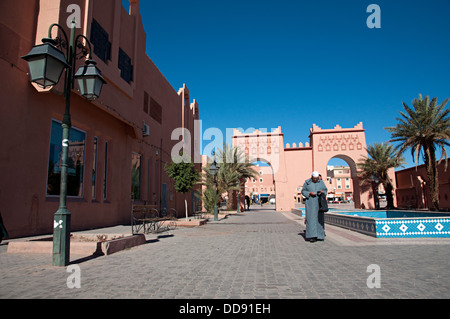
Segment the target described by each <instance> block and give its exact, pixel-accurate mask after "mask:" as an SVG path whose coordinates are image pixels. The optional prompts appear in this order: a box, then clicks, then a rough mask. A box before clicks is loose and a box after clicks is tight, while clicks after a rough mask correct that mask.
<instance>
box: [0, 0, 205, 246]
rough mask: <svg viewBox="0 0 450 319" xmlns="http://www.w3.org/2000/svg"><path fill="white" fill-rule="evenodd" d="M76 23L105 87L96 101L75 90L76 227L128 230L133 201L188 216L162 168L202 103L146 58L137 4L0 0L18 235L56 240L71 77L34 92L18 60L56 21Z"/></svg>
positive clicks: (2, 201)
mask: <svg viewBox="0 0 450 319" xmlns="http://www.w3.org/2000/svg"><path fill="white" fill-rule="evenodd" d="M69 6H70V8H69ZM73 17H79V20H80V21H77V22H79V27H78V28H77V30H76V33H77V34H83V35H84V36H86V37H87V38H88V39H89V40H90V42H91V43H92V48H93V54H92V58H93V59H94V60H95V61H96V62H97V66H98V68H99V69H100V70H101V72H102V74H103V77H104V78H105V80H106V82H107V84H106V85H104V87H103V89H102V92H101V96H100V98H99V99H97V100H95V101H94V102H90V101H88V100H86V99H84V98H82V97H81V96H80V94H79V93H78V90H77V87H76V86H75V89H74V90H73V91H72V98H71V116H72V129H71V132H70V149H69V172H68V173H69V177H68V195H69V196H68V203H67V206H68V209H69V211H70V212H71V214H72V229H73V230H80V229H87V228H95V227H104V226H109V225H117V224H128V223H130V211H131V198H132V196H133V197H134V198H135V200H136V201H137V202H144V201H145V202H147V203H151V204H155V205H158V206H159V207H161V208H163V207H167V208H175V209H176V210H177V211H178V213H179V215H180V216H183V215H184V195H183V194H177V193H176V192H175V190H174V188H173V184H172V181H171V180H170V179H169V178H168V177H167V175H166V173H165V171H164V164H165V163H167V162H170V161H171V156H170V154H171V149H172V147H173V146H174V145H175V144H176V143H178V142H179V141H172V140H171V133H172V131H173V130H174V129H175V128H178V127H185V128H188V129H192V128H193V126H194V120H195V119H198V116H199V113H198V104H197V103H196V102H195V100H193V102H191V99H190V94H189V90H188V88H187V87H186V86H185V85H184V86H183V87H182V88H180V89H179V90H178V91H177V90H175V89H174V88H173V87H172V86H171V85H170V83H169V82H168V81H167V79H166V78H165V77H164V75H163V74H161V72H160V71H159V70H158V68H157V67H156V66H155V64H154V63H153V62H152V61H151V60H150V58H149V57H148V56H147V54H146V34H145V31H144V29H143V26H142V21H141V15H140V13H139V1H138V0H133V1H130V9H129V12H127V11H126V10H125V8H124V7H123V6H122V3H121V0H109V1H103V0H33V1H30V0H2V1H1V2H0V39H1V41H2V43H3V45H2V46H1V47H0V73H1V74H2V77H1V80H0V81H1V85H0V90H1V92H0V98H1V109H0V130H1V132H2V134H1V135H2V139H1V140H0V149H1V150H2V153H1V154H2V155H1V156H0V170H1V172H0V173H1V176H2V177H1V179H0V211H1V213H2V216H3V221H4V223H5V225H6V228H7V230H8V232H9V234H10V236H11V237H19V236H27V235H35V234H41V233H51V232H52V229H53V228H52V227H53V225H52V223H53V214H54V213H55V212H56V211H57V209H58V197H59V196H58V195H59V176H60V168H59V159H60V152H61V125H60V124H61V121H62V117H63V113H64V105H65V102H64V98H63V96H62V91H63V82H64V80H63V78H64V77H61V79H62V80H60V81H59V83H58V84H57V85H56V86H54V87H52V88H50V89H47V90H43V89H40V88H37V87H36V86H34V85H32V84H31V83H30V81H29V77H28V75H27V72H28V67H27V64H26V62H25V61H24V60H22V59H21V58H20V57H21V56H23V55H26V54H27V53H28V52H29V51H30V49H31V48H32V46H34V45H36V44H40V43H41V39H42V38H44V37H47V32H48V29H49V26H50V25H51V24H52V23H58V24H59V25H61V26H62V27H63V28H65V31H66V32H69V30H68V27H67V20H69V21H70V19H72V18H73ZM56 33H57V32H56V29H54V31H53V34H52V36H53V37H56V35H57V34H56ZM180 58H181V57H180ZM82 63H83V60H81V61H79V62H78V64H77V67H79V65H80V64H82ZM192 138H193V136H192ZM191 145H194V143H193V141H192V142H191ZM199 166H200V165H199ZM132 193H133V194H132ZM188 197H189V205H190V207H191V205H192V204H193V203H192V201H193V199H192V198H193V196H188Z"/></svg>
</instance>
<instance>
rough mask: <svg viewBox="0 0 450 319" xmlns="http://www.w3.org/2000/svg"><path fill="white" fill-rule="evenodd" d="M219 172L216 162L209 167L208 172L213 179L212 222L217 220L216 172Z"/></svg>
mask: <svg viewBox="0 0 450 319" xmlns="http://www.w3.org/2000/svg"><path fill="white" fill-rule="evenodd" d="M218 171H219V165H217V163H216V160H214V162H213V163H212V164H211V166H210V167H209V172H210V173H211V175H212V176H213V177H214V220H216V221H217V220H219V218H218V216H217V172H218Z"/></svg>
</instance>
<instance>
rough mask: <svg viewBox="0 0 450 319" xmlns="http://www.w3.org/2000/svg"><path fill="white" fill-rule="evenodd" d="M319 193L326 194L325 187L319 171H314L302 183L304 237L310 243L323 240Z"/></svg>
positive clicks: (322, 215) (322, 217)
mask: <svg viewBox="0 0 450 319" xmlns="http://www.w3.org/2000/svg"><path fill="white" fill-rule="evenodd" d="M319 194H323V196H326V194H327V187H326V186H325V184H324V182H323V181H322V180H320V179H319V172H317V171H314V172H312V174H311V178H310V179H307V180H306V181H305V183H304V184H303V188H302V195H303V196H304V197H306V200H305V209H306V235H305V237H306V238H309V239H310V240H309V241H310V242H311V243H314V242H315V241H317V240H325V225H324V223H325V220H324V213H322V212H319Z"/></svg>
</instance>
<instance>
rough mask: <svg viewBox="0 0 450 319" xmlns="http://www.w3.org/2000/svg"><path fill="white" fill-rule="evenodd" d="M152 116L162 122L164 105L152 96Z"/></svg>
mask: <svg viewBox="0 0 450 319" xmlns="http://www.w3.org/2000/svg"><path fill="white" fill-rule="evenodd" d="M150 116H151V117H152V118H153V119H154V120H155V121H156V122H158V123H159V124H161V123H162V107H161V105H159V103H158V102H156V101H155V100H154V99H153V98H152V97H150Z"/></svg>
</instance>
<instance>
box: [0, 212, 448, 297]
mask: <svg viewBox="0 0 450 319" xmlns="http://www.w3.org/2000/svg"><path fill="white" fill-rule="evenodd" d="M123 227H125V226H123ZM127 227H128V228H129V226H127ZM304 229H305V227H304V225H303V220H302V219H301V218H299V217H298V216H296V215H294V214H292V213H290V212H286V213H280V212H275V211H273V210H265V209H259V210H251V211H249V212H245V213H242V214H235V215H233V216H229V217H228V218H226V219H223V220H221V221H218V222H214V221H210V222H208V223H207V224H206V225H204V226H200V227H195V228H178V229H176V230H174V231H172V232H171V233H170V234H163V235H160V236H156V235H152V236H149V237H148V243H147V244H145V245H141V246H138V247H134V248H131V249H128V250H124V251H121V252H118V253H115V254H112V255H108V256H100V257H96V258H82V257H83V256H73V255H72V256H71V260H72V263H73V264H74V265H78V266H79V267H80V274H81V277H80V278H81V282H80V283H81V288H73V289H69V288H68V286H67V279H68V277H69V276H70V275H71V274H72V273H69V272H67V269H66V267H54V266H52V265H51V256H49V255H44V254H15V253H7V252H6V250H7V245H6V244H4V243H2V245H1V246H0V287H1V289H0V298H193V299H198V298H222V299H232V298H246V299H247V298H270V299H276V298H449V297H450V288H449V286H450V285H449V284H450V267H449V266H450V265H449V248H450V241H449V240H448V239H430V240H427V239H421V240H416V239H404V240H403V239H402V240H396V239H393V240H392V239H388V240H379V239H375V238H371V237H368V236H365V235H361V234H357V233H355V232H351V231H348V230H344V229H342V228H337V227H332V226H327V227H326V232H327V237H326V240H325V241H324V242H316V243H309V242H307V241H305V239H304V237H303V236H302V234H303V230H304ZM84 257H85V256H84ZM373 264H375V265H378V266H379V274H380V276H379V279H380V281H379V282H380V288H369V287H368V285H367V281H368V278H369V277H370V276H372V275H374V274H372V272H368V271H367V270H368V267H369V265H373ZM371 278H372V277H371ZM372 282H373V281H372Z"/></svg>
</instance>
